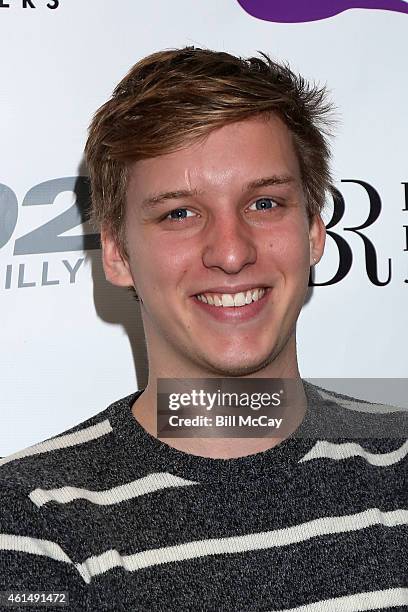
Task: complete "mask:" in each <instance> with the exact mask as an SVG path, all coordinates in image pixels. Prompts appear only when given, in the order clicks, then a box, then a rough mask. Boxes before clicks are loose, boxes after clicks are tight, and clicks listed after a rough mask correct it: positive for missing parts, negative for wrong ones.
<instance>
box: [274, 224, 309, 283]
mask: <svg viewBox="0 0 408 612" xmlns="http://www.w3.org/2000/svg"><path fill="white" fill-rule="evenodd" d="M268 257H269V258H270V259H271V260H272V261H274V262H276V264H277V265H279V267H280V268H281V269H286V270H292V269H293V270H294V271H297V272H299V273H301V272H303V268H304V267H308V266H309V236H308V234H307V233H306V232H299V231H298V232H293V231H289V230H287V231H285V230H282V231H280V232H279V233H277V235H276V236H275V237H274V238H273V239H272V240H271V239H269V240H268Z"/></svg>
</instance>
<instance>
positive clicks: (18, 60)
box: [0, 0, 408, 456]
mask: <svg viewBox="0 0 408 612" xmlns="http://www.w3.org/2000/svg"><path fill="white" fill-rule="evenodd" d="M186 45H194V46H197V47H200V46H201V47H206V48H210V49H214V50H223V51H227V52H231V53H234V54H236V55H241V56H251V55H256V53H257V51H265V52H267V53H268V54H270V55H271V56H272V58H274V59H276V60H278V61H282V60H285V61H288V62H289V64H290V66H291V68H292V69H293V70H295V71H296V72H300V73H302V74H303V75H304V76H305V77H307V78H309V79H312V80H315V81H318V82H320V83H322V84H326V85H327V87H328V88H329V90H330V92H331V96H332V99H333V100H334V102H335V104H336V106H337V115H338V125H337V128H336V130H337V132H336V137H335V140H334V141H333V175H334V181H335V182H334V186H335V188H336V189H335V196H334V198H333V199H330V201H328V202H327V207H326V210H325V213H324V221H325V223H326V226H327V229H328V235H327V241H326V251H325V255H324V257H323V259H322V260H321V262H320V263H319V265H318V266H317V268H316V270H315V274H314V277H313V286H311V288H310V292H309V296H308V300H307V303H306V304H305V306H304V308H303V311H302V313H301V316H300V319H299V323H298V332H297V338H298V354H299V367H300V372H301V375H302V377H304V378H326V377H327V378H329V377H330V378H332V379H336V378H343V379H344V378H356V379H357V378H365V379H367V378H368V379H370V378H371V379H378V378H407V377H408V358H407V337H408V332H407V327H408V325H407V324H408V315H407V303H408V300H407V298H408V165H407V153H406V146H407V142H408V121H407V112H406V108H407V99H408V79H407V74H406V58H407V52H408V3H407V2H406V1H403V0H382V1H381V0H372V1H371V0H365V1H364V2H363V1H361V0H360V1H359V2H357V1H351V0H348V1H347V0H336V1H334V0H327V1H323V0H321V1H318V0H315V1H314V2H303V1H301V0H287V1H286V2H278V1H277V2H274V1H271V2H262V1H260V0H259V1H257V0H222V2H220V1H219V0H206V1H205V2H194V3H192V2H190V0H174V2H168V1H167V0H151V1H150V2H148V3H142V2H135V1H134V0H120V1H118V2H111V1H109V0H87V1H86V2H84V1H83V0H59V1H58V0H50V1H49V2H47V1H46V0H32V1H29V0H0V57H1V61H0V75H1V79H0V88H1V89H0V134H1V139H0V159H1V164H0V309H1V327H0V340H1V368H0V378H1V380H0V383H1V384H0V416H1V423H2V427H1V432H0V456H4V455H6V454H10V453H12V452H15V451H16V450H17V449H20V448H23V447H25V446H28V445H31V444H34V443H35V442H38V441H40V440H43V439H45V438H47V437H50V436H51V435H54V434H56V433H59V432H62V431H64V430H65V429H68V428H69V427H71V426H73V425H75V424H76V423H79V422H80V421H82V420H85V419H86V418H88V417H89V416H91V415H93V414H96V413H97V412H100V411H101V410H103V409H104V408H105V407H106V406H107V405H108V403H109V402H111V401H113V400H115V399H118V398H119V397H122V396H124V395H126V394H128V393H131V392H133V391H134V390H136V389H137V388H141V387H142V386H143V385H144V384H145V381H146V375H147V366H146V355H145V348H144V339H143V330H142V325H141V320H140V314H139V310H138V305H137V304H136V302H135V301H134V300H133V299H132V297H131V295H130V294H129V292H126V291H121V290H119V289H117V288H114V287H112V286H110V285H108V284H107V283H106V281H105V280H104V276H103V272H102V268H101V262H100V251H99V249H98V237H97V236H95V235H94V234H93V230H92V228H91V227H90V226H89V224H88V223H87V222H86V219H85V216H84V211H83V206H84V204H85V203H86V199H87V184H86V179H85V178H79V177H86V167H85V165H84V161H83V147H84V144H85V140H86V134H87V127H88V124H89V122H90V120H91V117H92V115H93V113H94V112H95V110H96V109H97V108H98V107H99V106H100V105H101V104H102V103H103V102H105V101H106V100H107V99H108V97H109V96H110V95H111V92H112V90H113V87H114V86H115V85H116V84H117V82H118V81H119V80H120V79H121V78H122V77H123V76H124V74H125V73H126V72H127V71H128V70H129V68H130V67H131V66H132V65H133V64H134V63H136V61H138V60H139V59H140V58H142V57H143V56H145V55H148V54H150V53H152V52H154V51H158V50H161V49H168V48H174V47H182V46H186ZM75 185H76V186H77V189H76V195H74V192H73V188H74V186H75ZM375 393H376V397H375V398H373V399H374V400H376V401H387V400H388V398H387V397H380V396H381V389H378V386H377V387H376V391H375ZM367 399H371V398H367Z"/></svg>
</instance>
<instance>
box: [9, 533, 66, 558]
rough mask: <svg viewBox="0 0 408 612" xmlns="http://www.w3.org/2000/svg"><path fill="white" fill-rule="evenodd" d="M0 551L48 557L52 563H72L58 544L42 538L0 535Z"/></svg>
mask: <svg viewBox="0 0 408 612" xmlns="http://www.w3.org/2000/svg"><path fill="white" fill-rule="evenodd" d="M0 550H14V551H18V552H23V553H27V554H29V555H40V556H43V557H49V558H50V559H54V561H63V562H64V563H72V561H71V559H70V558H69V557H68V555H67V554H66V553H65V552H64V551H63V550H62V548H61V546H59V544H56V543H55V542H51V541H50V540H44V539H42V538H31V537H28V536H18V535H14V534H8V533H0Z"/></svg>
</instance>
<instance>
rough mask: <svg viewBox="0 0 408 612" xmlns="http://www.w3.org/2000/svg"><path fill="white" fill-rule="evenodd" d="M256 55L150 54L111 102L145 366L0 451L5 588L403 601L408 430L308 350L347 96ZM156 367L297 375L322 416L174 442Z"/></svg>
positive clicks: (110, 183)
mask: <svg viewBox="0 0 408 612" xmlns="http://www.w3.org/2000/svg"><path fill="white" fill-rule="evenodd" d="M261 55H262V57H261V58H250V59H247V60H243V59H240V58H237V57H234V56H232V55H229V54H227V53H217V52H214V51H209V50H202V49H195V48H191V47H190V48H185V49H180V50H171V51H165V52H160V53H156V54H153V55H151V56H149V57H147V58H144V59H143V60H141V61H140V62H139V63H138V64H136V65H135V66H134V67H133V68H132V70H131V71H130V72H129V74H128V75H127V76H126V77H125V78H124V79H123V81H122V82H121V83H120V84H119V85H118V86H117V88H116V89H115V92H114V94H113V97H112V99H111V100H109V101H108V102H107V103H106V104H105V105H104V106H103V107H102V108H101V109H100V110H99V111H98V112H97V114H96V115H95V117H94V120H93V122H92V125H91V128H90V135H89V139H88V143H87V146H86V155H87V162H88V167H89V171H90V178H91V185H92V205H93V216H94V219H95V220H96V221H97V222H98V223H99V224H100V227H101V236H102V245H103V263H104V269H105V273H106V277H107V279H108V280H109V281H110V282H112V283H114V284H116V285H119V286H122V287H133V288H134V290H135V291H136V293H137V295H138V299H139V300H140V307H141V313H142V317H143V324H144V329H145V336H146V342H147V352H148V359H149V380H148V384H147V387H146V389H144V390H143V391H140V392H138V393H136V394H133V395H132V396H130V397H127V398H124V399H123V400H120V401H118V402H116V403H115V404H113V405H111V406H110V407H108V408H107V409H106V410H104V411H103V412H101V413H99V414H98V415H96V416H94V417H92V418H91V419H88V420H87V421H85V422H84V423H81V424H80V425H78V426H76V427H74V428H72V429H70V430H69V431H67V432H64V433H63V434H61V435H59V436H55V437H54V438H52V439H50V440H46V441H44V442H41V443H40V444H38V445H35V446H33V447H30V448H28V449H24V450H23V451H21V452H19V453H16V454H14V455H12V456H10V457H7V458H5V459H3V460H2V461H1V462H0V463H1V464H3V465H2V467H1V468H0V481H1V484H2V489H1V504H2V505H1V510H0V521H1V523H0V531H1V533H2V535H0V568H1V571H0V587H1V589H3V590H15V591H23V590H24V591H33V590H36V591H45V592H54V593H55V592H59V591H68V592H69V601H70V603H69V608H68V609H71V610H75V611H77V610H95V611H99V610H115V611H116V610H203V611H204V610H208V611H214V610H223V611H231V612H232V611H244V610H245V611H249V610H292V611H293V610H297V611H302V612H303V611H304V612H306V610H307V611H313V612H314V611H317V610H322V611H323V610H325V611H326V610H349V611H351V610H363V609H364V610H386V609H393V610H394V609H401V610H402V609H408V559H407V555H406V546H407V543H408V539H407V522H408V510H407V491H406V481H405V475H406V455H407V453H408V444H407V442H406V441H405V439H403V437H402V435H401V436H400V438H398V437H395V433H394V437H391V436H388V437H383V438H381V437H380V436H379V434H378V432H379V431H388V430H389V431H391V430H390V429H389V428H391V426H393V425H394V426H395V423H396V416H395V414H392V415H388V414H383V415H379V414H377V413H373V412H372V410H371V405H369V404H368V403H364V402H363V403H360V404H359V403H358V402H357V401H356V400H352V398H349V397H346V396H340V395H338V394H334V393H329V392H327V391H324V390H321V389H319V388H317V387H315V386H313V385H311V384H309V383H307V382H306V381H303V380H302V379H301V378H300V374H299V369H298V363H297V355H296V322H297V319H298V316H299V313H300V310H301V307H302V305H303V303H304V300H305V297H306V293H307V288H308V279H309V273H310V267H311V266H313V265H314V264H316V263H317V262H318V261H319V259H320V258H321V256H322V253H323V248H324V242H325V228H324V224H323V222H322V220H321V217H320V211H321V208H322V206H323V202H324V194H325V191H326V190H327V189H328V187H329V184H330V172H329V167H328V160H329V149H328V145H327V142H326V138H325V135H324V134H325V129H326V126H327V125H328V124H327V120H326V118H327V116H328V111H329V110H330V105H329V104H328V103H327V102H326V99H325V92H324V91H323V90H321V89H318V88H316V87H313V86H310V85H308V84H307V83H306V82H305V81H304V80H303V79H302V78H300V77H296V76H295V75H294V74H293V73H292V72H291V71H290V70H289V69H288V68H287V67H284V66H281V65H278V64H276V63H274V62H272V61H271V60H270V59H269V58H268V56H266V55H264V54H261ZM161 378H165V379H169V378H182V379H203V378H212V379H222V378H236V379H237V381H241V382H242V381H243V380H246V379H248V380H249V379H251V378H258V379H266V380H270V379H276V378H277V379H287V380H290V381H292V382H294V383H295V384H297V385H298V389H299V390H300V395H301V398H303V399H304V400H305V402H306V404H307V410H306V416H305V418H304V420H303V421H302V423H301V424H300V426H299V427H298V428H297V429H296V432H295V431H292V432H290V434H296V435H288V436H283V437H279V436H278V437H267V438H265V437H264V438H256V437H252V438H248V437H242V438H229V439H228V440H226V439H219V438H180V437H174V438H167V439H166V441H163V440H161V439H159V438H158V437H157V428H156V398H157V381H158V379H161ZM328 426H330V427H332V429H333V431H335V433H336V434H337V438H336V440H335V442H333V441H332V442H330V441H327V440H325V439H324V438H325V435H324V434H325V433H326V434H327V432H328ZM387 428H388V429H387ZM345 430H347V432H346V433H347V435H344V436H339V435H338V434H339V432H340V431H341V432H343V433H344V431H345ZM368 431H374V432H376V436H374V437H373V438H372V439H368V436H367V435H365V434H367V432H368ZM353 432H354V433H355V432H358V433H359V436H356V437H357V438H358V439H357V440H353V442H350V437H352V434H353ZM394 432H395V427H394ZM299 434H300V435H299ZM328 437H330V436H328ZM332 437H333V436H332ZM30 609H36V608H35V606H34V605H32V607H31V608H30Z"/></svg>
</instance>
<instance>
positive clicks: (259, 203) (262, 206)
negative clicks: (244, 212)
mask: <svg viewBox="0 0 408 612" xmlns="http://www.w3.org/2000/svg"><path fill="white" fill-rule="evenodd" d="M254 206H255V208H254ZM276 206H278V204H277V203H276V202H275V200H272V198H258V199H257V200H255V202H254V203H253V204H251V206H250V207H249V210H270V209H271V208H275V207H276Z"/></svg>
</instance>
